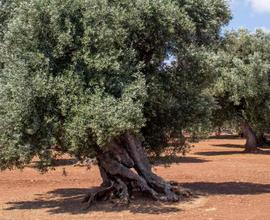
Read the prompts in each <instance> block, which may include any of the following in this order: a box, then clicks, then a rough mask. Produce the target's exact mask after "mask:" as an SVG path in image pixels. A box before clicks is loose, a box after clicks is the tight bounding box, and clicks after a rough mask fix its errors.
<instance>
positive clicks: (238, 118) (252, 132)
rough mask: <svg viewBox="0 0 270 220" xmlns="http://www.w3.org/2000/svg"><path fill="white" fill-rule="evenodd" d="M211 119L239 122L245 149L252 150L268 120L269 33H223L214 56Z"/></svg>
mask: <svg viewBox="0 0 270 220" xmlns="http://www.w3.org/2000/svg"><path fill="white" fill-rule="evenodd" d="M215 63H216V65H215V72H216V74H217V80H216V82H215V85H214V94H215V96H216V98H217V101H218V104H219V106H220V108H219V109H217V111H215V113H214V120H215V121H216V122H217V121H220V119H222V120H223V121H231V122H234V123H235V124H238V125H240V127H241V129H242V133H243V134H244V136H245V137H246V139H247V142H246V144H245V151H247V152H251V151H256V150H257V147H258V146H259V145H261V144H263V142H264V136H263V134H264V133H265V132H269V128H270V126H269V125H270V124H269V119H270V78H269V77H270V34H269V33H266V32H264V31H262V30H257V31H256V33H250V32H248V31H247V30H244V29H240V30H238V31H233V32H228V33H226V34H225V36H224V39H223V42H222V43H221V46H220V48H219V52H218V53H217V56H216V57H215Z"/></svg>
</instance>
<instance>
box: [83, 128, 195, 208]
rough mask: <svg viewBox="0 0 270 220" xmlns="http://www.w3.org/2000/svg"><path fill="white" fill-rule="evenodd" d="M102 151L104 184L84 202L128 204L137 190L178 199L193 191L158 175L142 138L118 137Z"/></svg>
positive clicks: (100, 167)
mask: <svg viewBox="0 0 270 220" xmlns="http://www.w3.org/2000/svg"><path fill="white" fill-rule="evenodd" d="M106 149H107V150H106V151H102V150H98V152H97V153H98V156H97V161H98V166H99V170H100V174H101V177H102V180H103V183H102V184H101V186H100V187H97V188H94V189H92V190H91V192H90V193H89V194H88V195H87V196H86V197H85V198H84V200H83V202H85V203H87V204H88V206H90V205H91V204H92V203H94V202H96V201H100V200H112V201H114V202H115V203H116V205H127V204H129V202H130V198H131V195H132V193H133V192H142V193H144V194H148V195H149V196H150V197H151V198H153V199H154V200H159V201H166V202H177V201H179V200H180V199H181V197H188V196H190V195H191V192H190V191H189V190H187V189H184V188H182V187H180V186H179V185H178V184H176V183H168V182H166V181H165V180H163V179H162V178H161V177H159V176H157V175H156V174H154V173H153V172H152V170H151V165H150V163H149V160H148V158H147V155H146V153H145V151H144V148H143V146H142V143H141V141H140V140H139V139H138V138H137V137H136V136H135V135H133V134H131V133H125V134H123V135H121V136H120V137H117V138H114V139H113V140H111V141H110V143H109V144H108V146H106Z"/></svg>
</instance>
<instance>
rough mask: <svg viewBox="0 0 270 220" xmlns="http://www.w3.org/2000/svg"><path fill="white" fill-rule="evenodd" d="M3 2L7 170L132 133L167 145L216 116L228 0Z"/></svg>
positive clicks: (2, 134) (153, 144) (86, 151)
mask: <svg viewBox="0 0 270 220" xmlns="http://www.w3.org/2000/svg"><path fill="white" fill-rule="evenodd" d="M1 4H2V6H3V7H2V9H3V10H2V11H1V16H2V15H4V19H1V31H2V33H3V35H1V36H2V40H1V47H0V50H1V51H0V52H1V54H2V56H1V60H0V62H1V69H0V71H1V75H0V85H1V86H0V104H1V105H0V167H1V168H2V169H6V168H12V167H14V166H16V167H23V166H24V165H25V164H27V163H29V162H30V161H31V159H32V158H33V157H34V156H38V157H39V159H40V163H39V168H40V169H45V168H46V167H47V166H49V165H51V163H52V160H53V158H54V157H55V156H56V155H55V154H56V153H55V152H61V153H65V152H68V153H70V154H76V155H80V156H82V157H94V156H95V150H94V149H95V147H96V146H99V147H102V148H106V145H107V143H108V141H109V140H110V139H111V138H112V137H115V136H117V135H120V134H122V133H124V132H127V131H130V132H133V133H137V134H140V136H141V137H142V138H143V140H144V142H145V144H146V146H147V147H148V149H152V150H155V151H160V150H161V149H163V147H165V146H166V144H168V143H167V137H168V136H170V135H173V134H174V135H175V134H176V135H175V138H181V135H180V134H179V133H181V130H182V129H188V128H189V129H191V128H192V127H196V125H199V124H202V123H204V122H205V121H206V120H207V119H208V116H209V115H210V114H211V108H209V104H210V103H212V101H213V100H212V99H211V97H210V96H209V94H207V92H205V88H206V87H207V85H208V80H209V78H211V76H210V72H211V71H208V68H209V63H208V59H207V57H208V56H209V51H210V50H211V46H212V45H214V44H215V43H217V42H218V40H219V31H220V28H221V26H222V25H224V24H226V23H227V22H228V21H229V19H230V13H229V10H228V6H227V4H226V2H225V1H222V0H206V1H201V0H162V1H161V0H136V1H130V0H123V1H115V0H61V1H59V0H43V1H40V0H27V1H26V0H18V1H13V2H12V3H11V1H1ZM168 54H171V55H173V56H174V57H175V59H176V61H175V62H173V63H172V64H171V65H169V66H166V65H165V64H164V60H165V59H166V58H167V56H168ZM180 145H181V144H180Z"/></svg>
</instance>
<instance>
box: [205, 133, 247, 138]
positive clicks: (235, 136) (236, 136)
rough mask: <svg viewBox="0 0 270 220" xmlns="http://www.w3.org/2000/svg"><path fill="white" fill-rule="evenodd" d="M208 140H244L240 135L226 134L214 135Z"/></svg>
mask: <svg viewBox="0 0 270 220" xmlns="http://www.w3.org/2000/svg"><path fill="white" fill-rule="evenodd" d="M208 139H242V138H241V137H240V136H239V135H233V134H228V135H227V134H225V135H213V136H210V137H208Z"/></svg>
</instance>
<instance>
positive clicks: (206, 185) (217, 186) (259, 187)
mask: <svg viewBox="0 0 270 220" xmlns="http://www.w3.org/2000/svg"><path fill="white" fill-rule="evenodd" d="M181 185H182V186H184V187H186V188H189V189H191V190H198V191H200V192H201V193H205V194H209V195H220V194H222V195H256V194H263V193H270V184H257V183H249V182H222V183H214V182H194V183H183V184H181Z"/></svg>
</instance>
